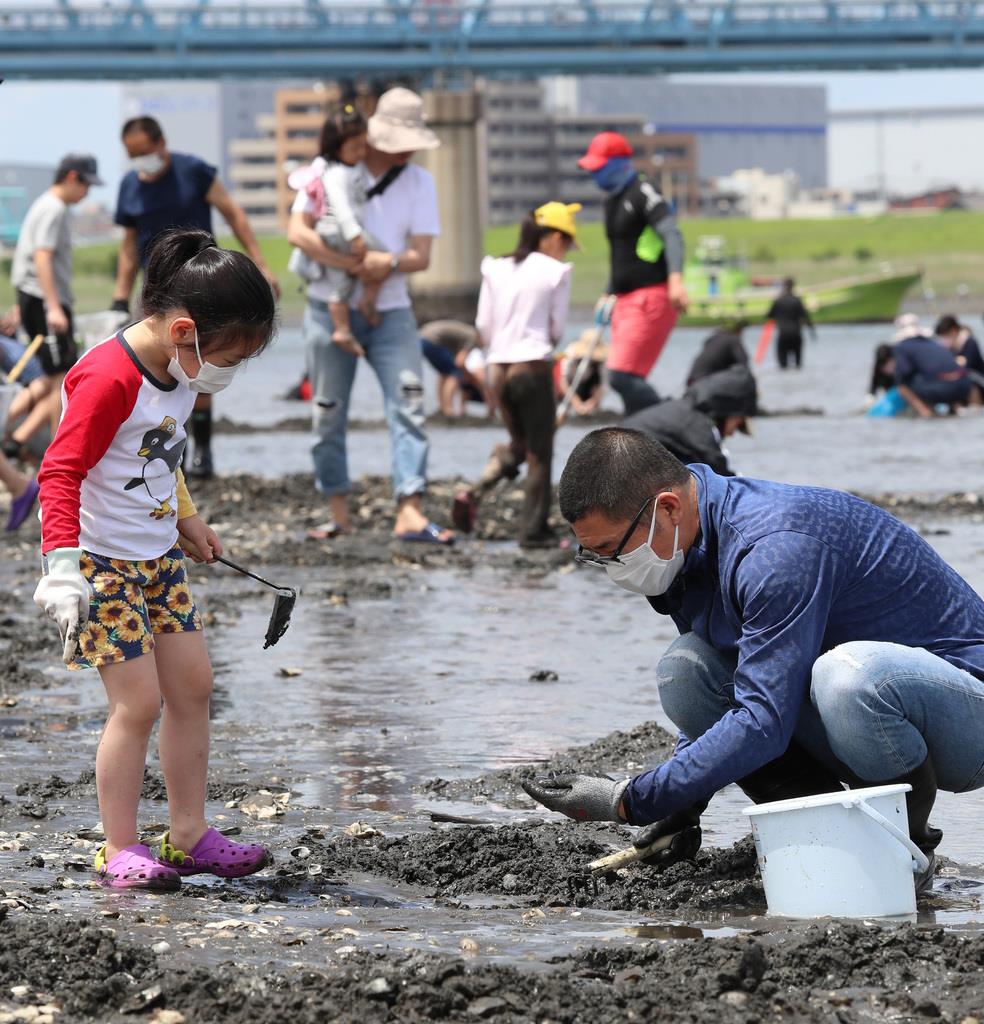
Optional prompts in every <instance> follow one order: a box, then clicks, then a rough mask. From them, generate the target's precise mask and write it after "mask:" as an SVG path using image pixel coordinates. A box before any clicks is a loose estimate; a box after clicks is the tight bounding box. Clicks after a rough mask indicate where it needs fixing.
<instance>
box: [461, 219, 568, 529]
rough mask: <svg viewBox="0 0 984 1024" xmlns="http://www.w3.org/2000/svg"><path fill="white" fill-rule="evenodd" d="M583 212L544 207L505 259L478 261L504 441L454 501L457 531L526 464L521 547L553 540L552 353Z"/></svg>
mask: <svg viewBox="0 0 984 1024" xmlns="http://www.w3.org/2000/svg"><path fill="white" fill-rule="evenodd" d="M580 209H581V207H580V204H578V203H573V204H570V205H566V204H564V203H557V202H552V203H545V204H544V205H543V206H541V207H539V208H538V209H536V210H534V211H532V212H531V213H530V215H529V216H528V217H527V218H526V219H525V220H524V221H523V223H522V225H521V226H520V234H519V244H518V245H517V246H516V249H515V250H514V251H513V252H512V253H511V254H510V255H509V256H503V257H502V258H500V259H491V258H490V257H486V258H485V259H484V260H483V261H482V290H481V292H480V293H479V297H478V315H477V317H476V321H475V326H476V327H477V328H478V331H479V334H481V336H482V340H483V341H484V342H485V344H486V345H487V346H488V365H489V368H490V372H489V386H490V390H491V392H492V394H493V397H494V401H495V403H496V404H497V405H498V406H499V408H500V409H501V410H502V418H503V420H504V421H505V424H506V427H507V428H508V430H509V443H508V444H500V445H496V447H495V449H494V451H493V453H492V457H491V458H490V459H489V462H488V465H487V466H486V467H485V470H484V471H483V473H482V476H481V478H480V480H479V483H478V486H477V487H476V488H473V489H471V490H466V491H462V492H460V493H459V494H457V495H456V496H455V502H454V508H453V510H452V516H453V518H454V524H455V526H457V527H458V529H460V530H464V531H465V532H468V531H470V530H471V529H472V527H473V525H474V520H475V511H476V502H477V501H478V499H479V497H480V496H481V495H482V494H484V493H485V492H486V491H489V490H491V488H493V487H494V486H495V485H496V484H497V483H498V482H499V481H500V480H502V479H510V480H512V479H515V477H516V476H517V475H518V473H519V467H520V465H521V464H522V463H523V462H524V461H525V462H526V463H527V474H526V498H525V501H524V504H523V511H522V515H521V517H520V523H519V543H520V545H521V546H522V547H538V546H542V545H544V544H550V543H552V542H553V537H552V534H551V533H550V528H549V527H548V525H547V517H548V515H549V513H550V466H551V462H552V460H553V438H554V426H555V424H554V419H555V416H556V409H557V406H556V401H555V398H554V383H553V369H552V368H553V350H554V346H555V345H556V344H557V342H558V341H560V339H561V338H562V337H563V335H564V326H565V324H566V322H567V307H568V305H569V304H570V298H571V265H570V264H569V263H566V262H565V260H566V258H567V254H568V252H569V251H570V250H571V248H572V247H573V246H574V242H575V235H576V233H577V227H576V225H575V222H574V215H575V214H576V213H577V211H578V210H580Z"/></svg>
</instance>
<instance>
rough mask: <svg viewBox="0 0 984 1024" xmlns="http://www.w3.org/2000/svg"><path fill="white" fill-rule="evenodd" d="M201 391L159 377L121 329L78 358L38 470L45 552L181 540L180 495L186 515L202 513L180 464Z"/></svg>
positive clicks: (148, 548) (165, 547) (133, 555)
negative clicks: (192, 414)
mask: <svg viewBox="0 0 984 1024" xmlns="http://www.w3.org/2000/svg"><path fill="white" fill-rule="evenodd" d="M196 397H197V396H196V395H195V393H194V392H193V391H191V390H190V389H189V388H188V387H187V386H185V385H184V384H178V383H177V382H173V383H170V384H165V383H164V382H163V381H160V380H157V379H156V378H155V377H154V376H153V375H152V374H151V373H150V371H149V370H148V369H147V368H146V367H145V366H143V364H142V363H141V362H140V360H139V359H138V358H137V355H136V353H135V352H134V351H133V349H132V348H130V346H129V345H128V344H127V342H126V340H125V339H124V337H123V332H122V331H120V332H119V333H118V334H116V335H115V336H114V337H111V338H108V339H107V340H106V341H104V342H102V343H101V344H99V345H96V346H95V348H92V349H90V350H89V351H88V352H86V353H85V354H84V355H83V356H82V358H81V359H79V361H78V362H77V363H76V364H75V366H73V367H72V368H71V369H70V370H69V371H68V373H67V374H66V375H65V380H64V383H63V385H62V410H63V411H62V418H61V423H60V424H59V426H58V431H57V433H56V434H55V439H54V440H53V441H52V442H51V444H50V445H49V446H48V450H47V452H46V453H45V456H44V461H43V462H42V463H41V470H40V472H39V473H38V482H39V484H40V486H41V550H42V553H44V554H47V553H48V552H49V551H52V550H54V549H55V548H83V549H84V550H86V551H89V552H91V553H93V554H98V555H105V556H106V557H107V558H121V559H126V560H129V561H147V560H149V559H153V558H159V557H160V556H161V555H164V554H166V553H167V552H168V551H170V550H171V548H173V547H174V545H175V544H176V543H177V540H178V529H177V522H178V518H179V511H178V506H179V504H180V506H181V508H180V518H184V517H185V516H189V515H194V512H195V508H194V505H193V504H192V503H191V498H190V497H189V496H188V491H187V488H185V486H184V477H183V476H182V475H181V469H180V466H181V454H182V452H183V451H184V447H185V440H186V434H185V430H184V424H185V421H186V420H187V419H188V417H189V416H190V415H191V410H192V406H193V405H194V404H195V398H196Z"/></svg>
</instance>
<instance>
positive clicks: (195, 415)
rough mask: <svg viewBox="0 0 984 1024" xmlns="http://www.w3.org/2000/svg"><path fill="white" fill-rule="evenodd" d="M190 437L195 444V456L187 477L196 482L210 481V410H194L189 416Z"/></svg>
mask: <svg viewBox="0 0 984 1024" xmlns="http://www.w3.org/2000/svg"><path fill="white" fill-rule="evenodd" d="M191 436H192V439H193V440H194V442H195V454H194V457H193V458H192V460H191V469H190V470H189V472H188V475H189V476H192V477H194V478H195V479H196V480H211V478H212V477H213V476H215V471H214V469H213V468H212V410H211V409H195V410H194V412H192V414H191Z"/></svg>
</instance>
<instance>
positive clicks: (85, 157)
mask: <svg viewBox="0 0 984 1024" xmlns="http://www.w3.org/2000/svg"><path fill="white" fill-rule="evenodd" d="M69 171H75V173H76V174H77V175H78V176H79V181H81V182H82V183H83V184H85V185H105V184H106V183H105V182H104V181H103V180H102V178H100V177H99V168H98V167H97V166H96V158H95V157H94V156H90V155H89V154H88V153H69V154H68V156H63V157H62V159H61V163H60V164H59V165H58V170H57V171H56V172H55V181H64V180H65V176H66V175H67V174H68V172H69Z"/></svg>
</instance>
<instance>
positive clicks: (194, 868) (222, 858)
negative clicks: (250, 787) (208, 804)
mask: <svg viewBox="0 0 984 1024" xmlns="http://www.w3.org/2000/svg"><path fill="white" fill-rule="evenodd" d="M157 862H158V863H159V864H163V865H166V866H167V867H168V868H171V869H172V870H174V871H176V872H177V873H178V874H179V875H182V876H185V875H203V874H208V875H216V876H218V877H219V878H243V877H245V876H246V875H253V874H255V873H256V872H257V871H259V870H261V869H262V868H265V867H266V866H267V865H268V864H272V863H273V856H272V855H271V853H270V851H269V850H268V849H267V848H266V847H265V846H260V844H259V843H234V842H233V841H232V840H231V839H229V838H227V837H226V836H224V835H222V833H221V832H219V831H218V830H217V829H214V828H210V829H208V830H207V831H206V832H205V834H204V835H203V836H202V837H201V839H199V840H198V842H197V843H195V845H194V847H193V848H192V850H191V852H190V853H185V852H184V851H183V850H177V849H175V848H174V847H173V846H172V845H171V833H170V832H165V833H164V836H163V838H162V839H161V847H160V850H159V851H158V853H157Z"/></svg>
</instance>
